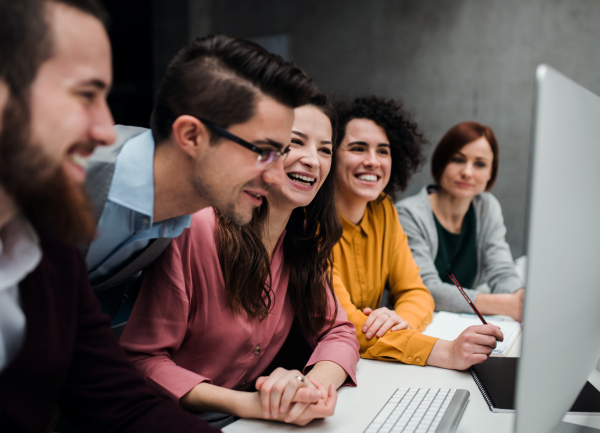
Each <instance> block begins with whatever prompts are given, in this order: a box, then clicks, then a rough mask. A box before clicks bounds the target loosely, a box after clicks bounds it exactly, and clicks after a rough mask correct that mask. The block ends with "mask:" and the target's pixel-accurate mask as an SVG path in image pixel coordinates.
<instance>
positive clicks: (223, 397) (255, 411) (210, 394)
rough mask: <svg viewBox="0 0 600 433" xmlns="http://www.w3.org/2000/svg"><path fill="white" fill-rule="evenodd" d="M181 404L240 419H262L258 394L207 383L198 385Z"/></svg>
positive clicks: (191, 408) (182, 399) (184, 397)
mask: <svg viewBox="0 0 600 433" xmlns="http://www.w3.org/2000/svg"><path fill="white" fill-rule="evenodd" d="M179 402H180V403H181V406H183V407H185V408H187V409H190V410H196V411H207V412H219V413H228V414H230V415H234V416H237V417H240V418H262V411H261V408H260V398H259V397H258V393H256V392H243V391H234V390H232V389H228V388H223V387H221V386H216V385H211V384H210V383H206V382H202V383H200V384H198V385H196V386H195V387H194V388H192V390H191V391H190V392H188V393H187V394H186V395H184V396H183V397H181V399H180V400H179Z"/></svg>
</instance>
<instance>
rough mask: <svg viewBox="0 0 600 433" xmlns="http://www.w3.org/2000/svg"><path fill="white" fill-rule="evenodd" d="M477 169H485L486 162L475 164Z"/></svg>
mask: <svg viewBox="0 0 600 433" xmlns="http://www.w3.org/2000/svg"><path fill="white" fill-rule="evenodd" d="M475 167H479V168H485V162H481V161H477V162H476V163H475Z"/></svg>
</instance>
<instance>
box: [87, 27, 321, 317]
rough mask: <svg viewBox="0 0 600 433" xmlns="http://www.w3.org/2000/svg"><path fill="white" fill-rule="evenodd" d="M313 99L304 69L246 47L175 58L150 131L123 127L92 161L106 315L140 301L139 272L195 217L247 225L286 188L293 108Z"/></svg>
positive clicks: (218, 40)
mask: <svg viewBox="0 0 600 433" xmlns="http://www.w3.org/2000/svg"><path fill="white" fill-rule="evenodd" d="M314 91H315V86H314V84H313V83H312V80H311V79H310V78H308V77H307V76H306V74H305V73H304V72H303V71H302V70H301V69H299V68H297V67H296V66H294V65H293V64H291V63H289V62H286V61H284V60H283V59H282V58H281V57H279V56H276V55H274V54H271V53H269V52H267V51H266V50H264V49H263V48H262V47H260V46H258V45H256V44H254V43H252V42H249V41H245V40H242V39H238V38H233V37H229V36H224V35H216V36H209V37H206V38H204V39H201V40H196V41H194V42H192V43H191V44H189V45H188V46H186V47H184V48H183V49H182V50H181V51H180V52H179V53H178V54H177V56H176V57H175V58H174V59H173V61H172V62H171V64H170V65H169V67H168V69H167V72H166V74H165V77H164V79H163V81H162V83H161V86H160V88H159V91H158V94H157V98H156V104H155V107H154V111H153V113H152V119H151V130H146V129H143V128H135V127H124V126H117V127H116V128H115V130H116V133H117V140H116V142H115V144H114V145H113V146H110V147H108V148H102V149H97V151H96V152H95V153H94V155H92V157H91V158H90V164H89V166H88V170H87V174H88V177H87V180H86V186H87V189H88V193H89V194H90V196H91V199H92V202H93V203H94V208H95V209H94V211H95V215H96V218H97V221H98V229H97V238H96V239H95V240H94V241H93V242H92V243H91V245H90V246H89V248H85V247H84V252H86V261H87V264H88V272H89V276H90V280H91V283H92V286H93V287H94V290H95V292H96V295H97V296H98V298H99V299H100V301H101V303H102V307H103V311H104V312H106V313H108V314H109V315H111V316H112V317H113V318H114V317H115V316H116V314H117V312H118V311H119V310H120V309H121V307H122V305H123V303H124V302H125V300H126V299H128V296H129V298H132V297H133V296H134V294H135V288H136V286H137V285H136V284H135V282H136V281H139V278H138V277H139V276H140V273H141V271H142V270H143V269H144V268H146V267H147V266H148V265H150V264H151V263H152V262H153V261H154V260H155V259H156V258H157V257H158V256H159V255H160V253H162V251H164V249H165V248H166V247H167V245H168V244H169V243H170V241H171V239H173V238H175V237H177V236H179V235H180V234H181V233H182V232H183V230H184V229H185V228H187V227H189V226H190V222H191V214H193V213H195V212H197V211H199V210H200V209H202V208H205V207H207V206H213V207H215V208H217V209H219V211H220V212H221V213H223V214H224V215H225V216H227V217H228V218H229V219H231V220H232V221H233V222H234V223H235V224H238V225H243V224H247V223H248V222H249V221H250V219H251V217H252V212H253V210H254V209H255V208H256V207H258V206H260V205H261V203H262V201H263V199H264V197H265V196H266V195H267V194H268V192H269V188H270V186H271V185H274V184H276V183H279V182H282V181H283V176H284V174H283V165H282V161H283V159H284V157H285V155H286V153H287V152H288V150H289V149H288V145H289V142H290V139H291V129H292V123H293V120H294V113H293V109H294V108H295V107H298V106H301V105H303V104H305V103H306V102H307V101H308V98H309V97H310V95H311V94H312V93H313V92H314ZM127 293H129V295H127ZM129 304H130V305H131V304H132V303H131V301H130V302H129ZM124 311H126V309H124ZM125 315H126V313H125ZM120 321H121V319H120V318H117V320H116V321H114V322H113V324H118V322H120Z"/></svg>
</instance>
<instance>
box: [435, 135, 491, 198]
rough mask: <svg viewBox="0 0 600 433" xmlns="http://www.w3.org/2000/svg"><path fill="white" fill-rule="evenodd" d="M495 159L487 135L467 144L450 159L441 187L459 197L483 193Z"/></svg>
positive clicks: (469, 196) (441, 179) (471, 196)
mask: <svg viewBox="0 0 600 433" xmlns="http://www.w3.org/2000/svg"><path fill="white" fill-rule="evenodd" d="M493 159H494V154H493V152H492V148H491V146H490V143H489V142H488V141H487V140H486V138H485V137H480V138H478V139H477V140H475V141H472V142H470V143H468V144H466V145H465V146H463V147H462V149H460V150H459V151H458V152H457V153H456V154H455V155H454V156H453V157H452V158H451V159H450V162H449V163H448V165H447V166H446V168H445V169H444V172H443V173H442V176H441V178H440V187H441V188H442V190H444V191H445V192H446V193H448V194H450V195H452V196H454V197H457V198H458V197H460V198H473V197H475V196H476V195H477V194H481V193H482V192H483V191H485V188H486V186H487V183H488V181H489V180H490V179H491V177H492V161H493Z"/></svg>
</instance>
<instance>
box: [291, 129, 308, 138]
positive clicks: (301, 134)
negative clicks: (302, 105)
mask: <svg viewBox="0 0 600 433" xmlns="http://www.w3.org/2000/svg"><path fill="white" fill-rule="evenodd" d="M292 133H293V134H296V135H299V136H300V137H302V138H308V135H306V134H305V133H304V132H300V131H295V130H293V129H292Z"/></svg>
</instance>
